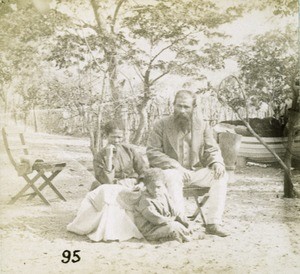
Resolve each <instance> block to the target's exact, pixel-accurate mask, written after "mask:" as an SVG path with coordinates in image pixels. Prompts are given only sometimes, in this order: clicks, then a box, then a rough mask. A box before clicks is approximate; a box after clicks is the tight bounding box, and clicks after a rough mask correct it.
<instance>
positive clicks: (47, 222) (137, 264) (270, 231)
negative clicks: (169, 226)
mask: <svg viewBox="0 0 300 274" xmlns="http://www.w3.org/2000/svg"><path fill="white" fill-rule="evenodd" d="M27 135H28V136H27V137H28V138H27V140H28V143H29V145H30V146H32V151H33V152H34V153H33V154H36V155H39V158H43V159H45V160H57V161H59V162H62V161H63V162H66V163H67V167H66V168H65V170H64V171H63V172H62V173H61V174H60V175H59V176H58V177H57V178H56V179H55V180H54V183H55V185H56V186H57V188H58V189H59V190H60V191H61V192H62V193H63V195H64V196H65V197H66V198H67V202H63V201H61V200H59V199H58V198H56V196H55V195H54V194H53V193H52V191H51V189H45V190H44V191H43V193H45V196H46V197H47V198H49V200H50V202H51V206H46V205H44V204H43V203H42V201H41V200H40V199H39V198H38V197H36V198H34V200H32V201H27V200H26V198H21V199H20V200H18V201H17V202H16V203H15V204H14V205H7V203H8V201H9V200H10V198H11V197H12V196H13V195H15V194H16V193H17V192H18V191H19V190H20V189H21V188H22V187H23V186H24V182H23V181H22V180H21V179H22V178H20V177H18V176H17V174H16V172H15V170H14V169H13V167H12V166H11V164H10V163H9V161H8V158H7V156H6V154H5V152H4V150H3V142H2V140H1V145H0V146H1V147H0V148H1V153H0V160H1V175H0V179H1V193H0V205H1V211H0V221H1V224H0V225H1V227H0V228H1V229H0V233H1V255H0V256H1V257H0V262H1V273H300V201H299V199H296V200H293V199H283V198H282V171H281V170H280V169H279V168H274V167H268V168H262V167H244V168H239V169H237V171H236V176H235V177H236V180H235V182H231V183H230V184H229V187H228V198H227V207H226V211H225V214H224V226H225V227H226V228H227V229H228V230H229V231H230V232H231V233H232V234H231V236H230V237H227V238H219V237H216V236H210V235H206V236H205V239H203V240H194V241H192V242H188V243H184V244H180V243H178V242H175V241H171V242H165V243H162V244H158V243H147V242H145V241H136V240H132V241H129V242H121V243H119V242H111V243H93V242H91V241H89V240H88V239H87V238H86V237H84V236H78V235H75V234H72V233H69V232H67V231H66V225H67V224H68V223H69V222H70V221H71V220H72V219H73V218H74V216H75V214H76V211H77V208H78V207H79V204H80V202H81V200H82V199H83V197H84V196H85V194H86V193H87V191H88V189H89V187H90V184H91V182H92V181H93V180H94V178H93V174H92V171H91V167H92V156H91V153H90V151H89V148H88V145H89V142H88V140H87V139H83V138H73V137H65V136H55V135H48V134H38V135H37V134H32V133H28V134H27ZM294 173H295V175H296V180H295V181H296V185H297V187H299V184H300V172H299V171H294ZM193 206H194V204H193V201H192V200H188V201H187V210H188V211H189V212H191V211H192V210H193ZM201 224H202V223H201V220H200V218H199V220H198V221H197V222H196V223H195V225H196V227H198V228H199V230H198V231H200V232H201V231H203V227H202V226H201ZM64 250H70V251H71V252H73V251H74V250H80V251H79V252H78V254H79V256H80V258H81V260H80V261H79V262H77V263H72V262H69V263H67V264H64V263H62V262H61V260H62V259H63V257H62V253H63V251H64Z"/></svg>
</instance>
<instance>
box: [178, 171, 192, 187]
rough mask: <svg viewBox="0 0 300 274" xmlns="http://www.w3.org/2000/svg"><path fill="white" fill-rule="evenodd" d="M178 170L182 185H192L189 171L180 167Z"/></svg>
mask: <svg viewBox="0 0 300 274" xmlns="http://www.w3.org/2000/svg"><path fill="white" fill-rule="evenodd" d="M180 170H181V171H182V173H183V183H184V184H187V185H189V184H191V183H192V177H191V170H188V169H186V168H184V167H181V168H180Z"/></svg>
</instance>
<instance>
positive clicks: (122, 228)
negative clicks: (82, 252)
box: [67, 121, 147, 241]
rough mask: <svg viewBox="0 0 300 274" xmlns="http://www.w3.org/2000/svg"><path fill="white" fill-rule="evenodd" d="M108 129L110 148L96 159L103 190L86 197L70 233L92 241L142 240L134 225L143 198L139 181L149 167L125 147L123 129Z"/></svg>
mask: <svg viewBox="0 0 300 274" xmlns="http://www.w3.org/2000/svg"><path fill="white" fill-rule="evenodd" d="M104 129H105V133H106V135H107V137H108V144H107V146H106V147H105V148H104V149H102V150H101V151H100V152H99V153H98V154H97V155H95V157H94V169H95V176H96V179H97V180H98V181H99V183H98V184H99V186H98V187H97V186H96V188H95V189H94V190H92V191H91V192H89V193H88V194H87V195H86V197H85V198H84V200H83V201H82V203H81V205H80V208H79V211H78V213H77V216H76V218H75V219H74V220H73V222H72V223H70V224H69V225H68V226H67V230H68V231H70V232H74V233H77V234H80V235H87V236H88V237H89V238H90V239H91V240H92V241H112V240H119V241H125V240H128V239H131V238H137V239H141V238H143V235H142V234H141V233H140V232H139V230H138V228H137V227H136V226H135V224H134V216H133V209H134V205H135V203H136V202H137V201H138V199H139V198H140V195H141V187H142V186H141V184H138V180H139V177H140V176H142V174H143V171H144V169H145V168H146V167H147V166H146V163H145V161H144V160H143V158H142V156H141V155H139V154H138V153H137V152H136V151H135V150H134V149H133V147H132V146H130V145H128V144H123V143H121V141H122V140H123V136H124V131H123V129H122V126H121V125H119V124H118V123H116V122H115V121H113V122H109V123H107V124H106V125H105V128H104ZM94 187H95V183H94V184H93V186H92V188H94Z"/></svg>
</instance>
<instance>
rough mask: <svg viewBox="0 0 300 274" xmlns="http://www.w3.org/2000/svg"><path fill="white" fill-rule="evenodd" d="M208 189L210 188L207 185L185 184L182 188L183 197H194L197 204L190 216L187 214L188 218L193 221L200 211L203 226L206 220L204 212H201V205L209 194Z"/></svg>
mask: <svg viewBox="0 0 300 274" xmlns="http://www.w3.org/2000/svg"><path fill="white" fill-rule="evenodd" d="M209 189H210V188H209V187H200V186H185V187H184V188H183V196H184V197H185V198H189V197H194V199H195V202H196V205H197V208H196V210H195V212H194V214H193V215H191V216H188V218H189V219H190V220H191V221H194V220H195V219H196V218H197V216H198V215H199V213H200V215H201V218H202V221H203V225H204V226H205V225H206V221H205V218H204V214H203V212H202V207H203V206H204V205H205V203H206V201H207V200H208V198H209V195H208V192H209ZM200 197H202V199H201V200H200V201H199V198H200Z"/></svg>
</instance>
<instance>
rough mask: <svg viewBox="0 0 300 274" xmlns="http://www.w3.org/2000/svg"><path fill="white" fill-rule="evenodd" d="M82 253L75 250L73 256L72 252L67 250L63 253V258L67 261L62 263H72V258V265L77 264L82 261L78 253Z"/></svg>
mask: <svg viewBox="0 0 300 274" xmlns="http://www.w3.org/2000/svg"><path fill="white" fill-rule="evenodd" d="M79 252H80V250H74V251H73V256H72V253H71V251H70V250H65V251H64V252H63V253H62V256H63V257H64V258H65V259H66V260H64V259H63V260H61V261H62V263H64V264H67V263H68V262H70V260H71V258H72V257H73V259H72V260H71V262H72V263H77V262H79V261H80V256H79V255H78V253H79Z"/></svg>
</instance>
